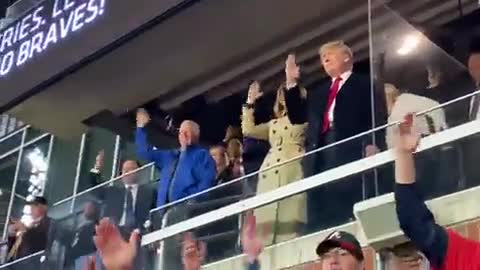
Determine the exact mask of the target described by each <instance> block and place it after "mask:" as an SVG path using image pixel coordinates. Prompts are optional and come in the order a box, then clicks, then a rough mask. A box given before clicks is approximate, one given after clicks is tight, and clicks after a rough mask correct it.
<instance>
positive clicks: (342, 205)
mask: <svg viewBox="0 0 480 270" xmlns="http://www.w3.org/2000/svg"><path fill="white" fill-rule="evenodd" d="M319 55H320V60H321V64H322V66H323V68H324V70H325V72H326V73H327V74H328V76H329V77H330V80H328V81H325V82H324V83H322V84H320V85H319V87H318V88H317V89H313V90H310V91H308V98H307V101H306V102H305V101H303V99H302V98H301V96H300V87H299V86H298V84H297V80H298V76H299V74H300V72H299V70H298V69H299V67H298V66H293V67H287V70H286V74H287V82H286V83H287V92H286V103H287V107H288V108H294V107H298V106H308V112H307V113H306V114H304V115H301V114H297V115H296V116H294V117H291V118H292V119H291V120H292V122H293V123H294V124H298V123H302V122H304V121H305V119H307V120H308V124H309V127H308V130H307V145H306V150H307V151H312V150H314V149H317V148H319V147H322V146H326V145H329V144H332V143H335V142H338V141H340V140H343V139H346V138H349V137H351V136H354V135H357V134H358V133H361V132H364V131H367V130H369V129H371V128H373V125H372V92H371V88H370V80H369V77H368V76H364V75H360V74H356V73H353V72H352V68H353V53H352V51H351V49H350V48H349V47H348V46H347V45H345V44H344V43H343V42H342V41H333V42H329V43H326V44H325V45H323V46H322V47H321V48H320V50H319ZM288 69H290V70H288ZM382 93H383V92H382ZM384 100H385V99H384V98H379V99H378V101H376V102H375V109H378V108H381V107H385V101H384ZM305 103H306V104H305ZM374 111H377V110H374ZM378 111H383V112H384V111H386V110H381V109H380V110H378ZM385 119H386V116H382V117H380V119H378V117H377V119H376V120H377V121H376V122H382V121H384V120H385ZM376 135H377V136H375V137H376V138H377V140H378V139H380V138H381V135H378V134H376ZM373 137H374V135H370V136H364V137H362V138H359V139H355V140H352V141H350V142H346V143H343V144H341V145H337V146H334V147H332V148H330V149H326V150H324V151H321V152H318V153H315V154H312V155H310V156H308V157H306V158H305V159H304V161H303V162H304V174H305V176H311V175H314V174H317V173H319V172H322V171H324V170H327V169H331V168H335V167H337V166H340V165H343V164H346V163H349V162H352V161H355V160H358V159H361V158H362V157H363V156H364V155H367V156H368V155H372V154H375V153H376V152H377V151H378V148H377V147H376V145H375V144H374V143H373V142H374V140H373ZM382 139H383V138H382ZM361 180H362V179H361V177H352V178H350V179H342V180H340V181H337V182H335V183H332V184H327V185H324V186H321V187H319V188H318V189H315V190H313V191H311V192H310V193H309V195H308V197H309V198H308V208H309V209H308V215H309V227H310V229H313V230H316V229H318V227H319V226H322V227H323V226H330V225H338V222H340V223H343V222H346V221H348V219H349V217H350V216H351V215H352V210H353V209H352V206H353V204H354V203H355V202H357V201H360V200H361V199H362V197H363V196H362V194H363V192H362V190H363V187H362V181H361ZM327 205H330V206H329V207H327ZM332 205H333V207H332ZM319 222H321V224H319Z"/></svg>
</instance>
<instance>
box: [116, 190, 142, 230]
mask: <svg viewBox="0 0 480 270" xmlns="http://www.w3.org/2000/svg"><path fill="white" fill-rule="evenodd" d="M128 187H131V188H132V197H133V211H135V205H136V204H137V193H138V184H133V185H127V184H125V190H128ZM125 199H126V198H125ZM126 214H127V200H125V201H124V202H123V214H122V218H121V219H120V223H119V224H118V225H120V226H123V225H125V219H126V218H127V215H126Z"/></svg>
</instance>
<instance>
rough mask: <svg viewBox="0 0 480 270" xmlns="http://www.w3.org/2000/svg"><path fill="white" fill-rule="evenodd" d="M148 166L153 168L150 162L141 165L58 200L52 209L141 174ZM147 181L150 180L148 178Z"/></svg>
mask: <svg viewBox="0 0 480 270" xmlns="http://www.w3.org/2000/svg"><path fill="white" fill-rule="evenodd" d="M150 166H153V162H152V163H148V164H146V165H143V166H142V167H140V168H138V169H135V170H133V171H130V172H128V173H125V174H122V175H119V176H117V177H114V178H112V179H110V180H108V181H105V182H103V183H100V184H98V185H96V186H94V187H91V188H88V189H86V190H84V191H81V192H78V193H77V194H74V195H72V196H70V197H67V198H65V199H63V200H60V201H58V202H56V203H54V204H53V207H55V206H58V205H61V204H64V203H66V202H68V201H73V200H75V198H77V197H79V196H82V195H85V194H88V193H91V192H92V191H95V190H98V189H100V188H103V187H105V186H108V185H112V184H114V183H115V182H117V181H119V180H121V179H122V178H124V177H125V176H128V175H132V174H136V173H138V172H141V171H143V170H145V169H147V168H150ZM149 179H150V178H149Z"/></svg>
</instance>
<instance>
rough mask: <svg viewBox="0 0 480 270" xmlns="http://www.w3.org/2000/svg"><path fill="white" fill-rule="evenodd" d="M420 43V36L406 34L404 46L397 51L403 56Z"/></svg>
mask: <svg viewBox="0 0 480 270" xmlns="http://www.w3.org/2000/svg"><path fill="white" fill-rule="evenodd" d="M418 43H420V38H419V37H418V36H414V35H409V36H406V37H405V39H404V40H403V43H402V46H401V47H400V48H399V49H398V50H397V53H398V54H399V55H402V56H403V55H407V54H409V53H411V52H412V51H413V50H414V49H415V48H417V46H418Z"/></svg>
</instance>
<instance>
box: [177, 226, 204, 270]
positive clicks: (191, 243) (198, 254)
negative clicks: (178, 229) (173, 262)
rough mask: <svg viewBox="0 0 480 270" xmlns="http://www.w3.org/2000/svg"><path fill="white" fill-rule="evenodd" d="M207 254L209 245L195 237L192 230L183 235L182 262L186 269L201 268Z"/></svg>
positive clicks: (197, 269)
mask: <svg viewBox="0 0 480 270" xmlns="http://www.w3.org/2000/svg"><path fill="white" fill-rule="evenodd" d="M206 254H207V246H206V245H205V243H203V242H199V241H197V240H195V239H194V238H193V235H192V233H191V232H187V233H185V234H184V235H183V242H182V263H183V266H184V269H185V270H199V269H200V266H201V265H202V263H203V261H204V260H205V257H206Z"/></svg>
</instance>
